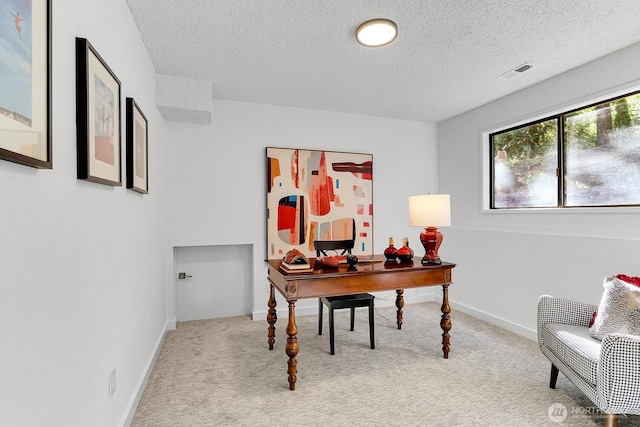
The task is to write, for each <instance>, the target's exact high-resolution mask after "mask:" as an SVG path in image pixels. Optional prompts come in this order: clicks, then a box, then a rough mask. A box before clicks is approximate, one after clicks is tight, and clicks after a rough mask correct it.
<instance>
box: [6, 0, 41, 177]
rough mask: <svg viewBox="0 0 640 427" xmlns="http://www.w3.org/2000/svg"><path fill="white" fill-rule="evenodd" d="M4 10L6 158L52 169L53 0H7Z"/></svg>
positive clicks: (27, 164) (23, 163)
mask: <svg viewBox="0 0 640 427" xmlns="http://www.w3.org/2000/svg"><path fill="white" fill-rule="evenodd" d="M0 16H2V17H3V18H2V20H3V24H2V25H0V47H1V51H2V53H1V54H0V56H2V60H0V159H4V160H8V161H10V162H15V163H19V164H22V165H26V166H31V167H35V168H41V169H51V168H52V167H53V156H52V143H51V56H52V54H51V1H50V0H38V1H33V0H4V1H2V2H0Z"/></svg>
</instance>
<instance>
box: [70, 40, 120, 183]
mask: <svg viewBox="0 0 640 427" xmlns="http://www.w3.org/2000/svg"><path fill="white" fill-rule="evenodd" d="M76 127H77V158H78V179H81V180H87V181H91V182H97V183H100V184H105V185H111V186H116V187H118V186H122V168H121V157H122V156H121V147H122V137H121V130H122V120H121V97H120V80H118V78H117V77H116V75H115V74H114V72H113V71H112V70H111V69H110V68H109V66H108V65H107V63H106V62H105V61H104V60H103V59H102V57H101V56H100V55H99V54H98V52H97V51H96V50H95V49H94V47H93V46H92V45H91V43H89V41H88V40H87V39H84V38H80V37H78V38H76Z"/></svg>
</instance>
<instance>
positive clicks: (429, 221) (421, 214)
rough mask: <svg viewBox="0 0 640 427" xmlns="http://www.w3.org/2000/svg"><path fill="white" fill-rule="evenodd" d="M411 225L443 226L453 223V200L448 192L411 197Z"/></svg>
mask: <svg viewBox="0 0 640 427" xmlns="http://www.w3.org/2000/svg"><path fill="white" fill-rule="evenodd" d="M409 225H410V226H412V227H442V226H449V225H451V200H450V197H449V195H448V194H425V195H422V196H410V197H409Z"/></svg>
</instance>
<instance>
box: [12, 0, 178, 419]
mask: <svg viewBox="0 0 640 427" xmlns="http://www.w3.org/2000/svg"><path fill="white" fill-rule="evenodd" d="M52 3H53V25H54V30H53V123H52V125H53V170H36V169H32V168H29V167H25V166H20V165H16V164H13V163H9V162H5V161H0V194H2V201H1V202H0V222H1V224H2V225H1V229H0V260H1V261H0V343H1V344H0V425H2V426H29V427H33V426H47V427H50V426H64V427H69V426H109V427H111V426H115V425H120V424H121V423H123V422H124V417H126V415H127V414H128V413H129V408H130V406H131V405H132V404H133V401H132V399H133V398H134V397H135V393H136V391H137V389H138V386H139V384H140V381H141V380H142V375H143V374H144V373H145V372H146V367H147V365H148V364H149V363H150V362H151V357H152V356H153V352H154V350H155V348H156V345H157V344H158V343H159V340H160V339H161V337H162V334H163V331H164V329H165V325H166V320H167V317H166V307H165V299H166V296H165V288H166V283H165V279H166V275H165V265H166V264H167V263H170V262H171V259H170V257H168V256H167V255H166V253H165V252H166V251H165V250H163V247H164V248H166V247H167V245H166V243H165V239H164V237H163V231H162V230H163V227H162V226H161V225H162V224H163V223H164V219H163V215H162V212H163V207H164V202H163V197H164V196H163V194H164V190H163V187H164V184H163V181H164V178H163V163H164V154H163V151H164V147H163V146H164V142H163V130H162V128H163V122H162V120H161V118H160V116H159V114H158V112H157V110H156V108H155V99H154V98H155V72H154V69H153V67H152V65H151V62H150V60H149V58H148V55H147V53H146V50H145V48H144V46H143V44H142V41H141V39H140V36H139V34H138V31H137V28H136V26H135V24H134V22H133V19H132V17H131V14H130V12H129V9H128V7H127V5H126V2H125V1H124V0H116V1H113V0H112V1H103V0H66V1H62V2H60V1H53V2H52ZM76 36H80V37H85V38H87V39H88V40H89V41H90V42H91V43H92V44H93V46H94V47H95V48H96V49H97V51H98V52H99V53H100V55H101V56H102V57H103V58H104V59H105V60H106V61H107V63H108V64H109V66H110V67H111V68H112V69H113V71H114V72H115V74H116V75H117V77H118V78H119V79H120V80H121V82H122V100H123V104H122V107H123V111H124V99H125V97H127V96H132V97H134V98H135V99H136V101H137V103H138V104H139V105H140V107H141V109H142V111H143V112H144V113H145V114H146V115H147V118H148V120H149V124H150V133H149V139H150V149H149V164H150V166H149V177H150V179H149V185H150V194H149V195H144V196H142V195H139V194H137V193H134V192H132V191H130V190H127V189H126V188H125V187H116V188H113V187H109V186H104V185H100V184H94V183H89V182H84V181H78V180H77V179H76V129H75V105H76V100H75V50H74V47H75V37H76ZM123 120H124V115H123ZM122 130H123V131H124V127H123V129H122ZM123 141H124V138H123ZM122 160H123V161H124V146H123V157H122ZM123 177H124V169H123ZM114 367H115V368H116V382H117V389H116V393H115V395H114V396H113V398H111V399H109V396H108V375H109V372H110V371H111V369H112V368H114Z"/></svg>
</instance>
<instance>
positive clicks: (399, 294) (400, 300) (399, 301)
mask: <svg viewBox="0 0 640 427" xmlns="http://www.w3.org/2000/svg"><path fill="white" fill-rule="evenodd" d="M403 295H404V289H396V307H398V311H397V312H396V313H397V316H396V318H397V321H398V329H402V307H404V296H403Z"/></svg>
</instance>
